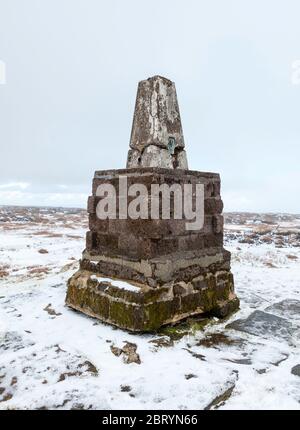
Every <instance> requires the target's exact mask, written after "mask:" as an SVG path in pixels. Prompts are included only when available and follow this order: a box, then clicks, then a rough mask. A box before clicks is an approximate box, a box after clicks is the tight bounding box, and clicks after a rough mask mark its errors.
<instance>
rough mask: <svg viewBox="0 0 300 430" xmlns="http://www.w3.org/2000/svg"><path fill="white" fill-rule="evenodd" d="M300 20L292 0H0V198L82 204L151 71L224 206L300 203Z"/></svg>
mask: <svg viewBox="0 0 300 430" xmlns="http://www.w3.org/2000/svg"><path fill="white" fill-rule="evenodd" d="M299 19H300V2H299V0H295V1H292V0H280V1H276V0H205V1H201V0H177V1H176V0H106V1H104V0H40V1H38V0H26V1H24V0H0V60H1V61H2V62H4V63H5V69H6V84H5V85H4V84H2V85H0V145H1V158H0V163H1V164H0V204H22V205H61V206H83V207H84V206H85V205H86V199H87V196H88V195H89V194H90V192H91V181H92V177H93V174H94V171H95V170H100V169H108V168H116V169H117V168H122V167H124V166H125V164H126V156H127V150H128V144H129V137H130V131H131V122H132V115H133V109H134V103H135V96H136V89H137V83H138V81H139V80H142V79H146V78H148V77H150V76H152V75H156V74H160V75H163V76H166V77H168V78H169V79H171V80H173V81H174V82H175V83H176V88H177V95H178V99H179V106H180V111H181V118H182V123H183V131H184V136H185V144H186V149H187V155H188V161H189V167H190V168H191V169H193V170H202V171H214V172H219V173H220V174H221V178H222V196H223V200H224V203H225V210H227V211H230V210H247V211H280V212H295V213H300V198H299V196H300V84H299V85H296V84H295V82H294V84H293V82H292V73H293V69H292V67H293V64H295V63H293V62H295V61H296V60H300V25H299ZM2 64H3V63H2Z"/></svg>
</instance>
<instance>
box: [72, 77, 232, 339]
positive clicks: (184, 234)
mask: <svg viewBox="0 0 300 430" xmlns="http://www.w3.org/2000/svg"><path fill="white" fill-rule="evenodd" d="M124 178H126V186H125V188H124V182H121V180H124ZM121 183H122V184H123V185H120V184H121ZM136 184H138V187H139V189H140V188H141V187H142V188H143V189H144V190H146V192H147V193H148V194H147V197H144V200H140V203H141V204H140V205H143V204H144V203H145V202H146V208H148V206H149V207H150V206H151V204H152V203H153V200H154V197H153V186H154V185H155V186H158V187H160V186H165V185H168V186H169V187H172V186H174V185H176V186H179V187H181V188H182V189H183V190H184V189H185V186H190V187H196V186H198V185H199V184H200V185H199V186H201V187H202V189H203V202H202V206H199V208H200V209H201V210H202V211H203V213H202V214H203V217H204V218H203V219H204V222H203V224H202V225H201V226H199V227H198V228H196V229H188V228H187V215H186V213H184V215H183V217H181V218H180V217H178V214H177V216H174V213H175V212H176V211H175V209H174V208H175V193H174V195H173V194H169V196H171V198H170V203H171V204H170V206H171V209H170V211H169V213H170V217H164V216H160V217H159V218H158V219H157V218H155V219H154V218H153V217H151V216H150V214H152V212H151V211H149V216H148V215H147V216H146V217H145V216H144V217H130V216H129V214H130V210H128V213H127V208H125V209H126V214H127V215H128V216H124V202H127V201H128V203H129V205H130V203H132V201H133V199H134V197H133V195H132V192H130V190H132V186H133V185H134V186H135V187H136V186H137V185H136ZM197 184H198V185H197ZM102 186H106V187H107V186H108V187H110V188H113V189H114V190H115V191H114V195H115V197H116V202H117V203H116V208H115V209H116V210H115V213H114V215H115V216H113V217H109V216H107V217H103V216H102V215H101V214H100V216H99V207H100V206H99V205H100V203H101V199H103V195H102V194H101V192H99V189H100V188H101V187H102ZM191 195H192V197H191V199H192V202H193V204H194V203H195V198H196V197H197V195H196V197H195V193H194V192H193V193H192V194H191ZM163 198H164V196H163V193H160V194H159V197H158V199H159V200H158V203H159V205H160V208H161V207H163V205H164V202H163V201H162V200H163ZM183 200H184V201H185V195H183ZM180 201H181V200H180ZM102 202H103V200H102ZM173 203H174V205H173ZM177 203H178V200H177ZM122 205H123V206H122ZM172 205H173V206H172ZM196 207H198V206H197V204H196ZM222 210H223V203H222V200H221V196H220V176H219V174H217V173H207V172H198V171H191V170H188V164H187V157H186V152H185V144H184V138H183V131H182V125H181V119H180V113H179V107H178V102H177V95H176V89H175V84H174V83H173V82H171V81H169V80H168V79H166V78H163V77H161V76H154V77H152V78H149V79H147V80H145V81H141V82H140V83H139V86H138V92H137V98H136V105H135V112H134V118H133V125H132V132H131V138H130V149H129V152H128V159H127V168H126V169H119V170H104V171H96V172H95V175H94V180H93V187H92V195H91V196H90V197H89V199H88V213H89V231H88V232H87V236H86V249H85V250H84V251H83V254H82V259H81V261H80V269H79V270H78V271H77V272H76V273H75V274H74V275H73V276H72V277H71V278H70V279H69V281H68V291H67V297H66V303H67V305H68V306H70V307H72V308H74V309H76V310H79V311H81V312H83V313H85V314H87V315H90V316H93V317H96V318H99V319H100V320H102V321H105V322H107V323H110V324H113V325H116V326H118V327H121V328H124V329H128V330H132V331H152V330H156V329H158V328H159V327H161V326H162V325H165V324H171V323H175V322H177V321H180V320H182V319H184V318H187V317H189V316H192V315H200V314H203V315H207V314H208V315H212V316H218V317H225V316H227V315H228V314H230V313H231V312H232V311H234V310H236V309H237V308H238V306H239V300H238V298H237V297H236V295H235V293H234V283H233V275H232V273H231V271H230V253H229V252H228V251H226V250H225V249H224V248H223V217H222ZM161 213H162V210H161V209H160V212H159V214H160V215H161Z"/></svg>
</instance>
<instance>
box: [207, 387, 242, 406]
mask: <svg viewBox="0 0 300 430" xmlns="http://www.w3.org/2000/svg"><path fill="white" fill-rule="evenodd" d="M234 389H235V384H234V385H232V386H231V387H229V388H227V390H225V391H224V392H223V393H222V394H220V395H219V396H217V397H215V398H214V399H213V400H212V401H211V402H210V403H209V404H208V405H207V406H206V407H205V408H204V410H205V411H208V410H210V409H212V408H214V409H218V408H219V407H220V406H223V405H224V404H225V403H226V401H227V400H228V399H229V398H230V397H231V395H232V393H233V390H234Z"/></svg>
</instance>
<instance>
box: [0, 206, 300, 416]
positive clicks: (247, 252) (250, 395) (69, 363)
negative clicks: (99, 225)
mask: <svg viewBox="0 0 300 430" xmlns="http://www.w3.org/2000/svg"><path fill="white" fill-rule="evenodd" d="M86 230H87V216H86V212H85V211H83V210H70V209H43V208H11V207H2V208H1V207H0V409H82V408H84V409H88V408H90V409H216V408H218V409H300V348H299V347H300V216H298V217H297V216H292V215H280V214H277V215H270V214H269V215H258V214H238V213H236V214H227V216H226V241H225V242H226V244H225V247H226V248H227V249H228V250H230V251H231V252H232V271H233V273H234V276H235V287H236V292H237V294H238V296H239V298H240V301H241V309H240V311H238V312H237V313H235V314H234V315H232V316H231V317H230V318H229V319H227V320H225V321H224V320H218V319H212V320H208V319H190V320H188V321H186V322H184V323H182V324H179V325H177V326H174V327H168V328H165V329H162V330H161V331H160V332H159V333H156V334H147V335H146V334H143V335H140V334H131V333H128V332H125V331H122V330H119V329H117V328H114V327H111V326H109V325H106V324H103V323H101V322H99V321H97V320H95V319H93V318H89V317H86V316H84V315H83V314H81V313H79V312H75V311H73V310H71V309H69V308H67V307H66V306H65V304H64V300H65V294H66V281H67V279H68V278H69V277H70V276H71V274H72V273H74V271H75V270H76V269H77V267H78V259H79V258H80V256H81V252H82V250H83V248H84V237H85V231H86ZM128 351H129V353H131V352H132V351H133V356H134V357H135V359H134V360H128ZM130 361H133V362H130Z"/></svg>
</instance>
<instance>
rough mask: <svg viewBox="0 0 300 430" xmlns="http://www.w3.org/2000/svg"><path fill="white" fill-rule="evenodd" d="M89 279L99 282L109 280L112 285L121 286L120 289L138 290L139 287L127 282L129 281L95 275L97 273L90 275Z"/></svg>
mask: <svg viewBox="0 0 300 430" xmlns="http://www.w3.org/2000/svg"><path fill="white" fill-rule="evenodd" d="M90 279H92V280H95V281H98V282H99V283H101V282H109V283H111V284H112V285H113V286H114V287H117V288H121V289H122V290H127V291H134V292H139V291H140V289H139V287H136V286H135V285H132V284H129V282H125V281H119V280H118V279H111V278H103V277H102V276H97V275H92V276H91V277H90Z"/></svg>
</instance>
